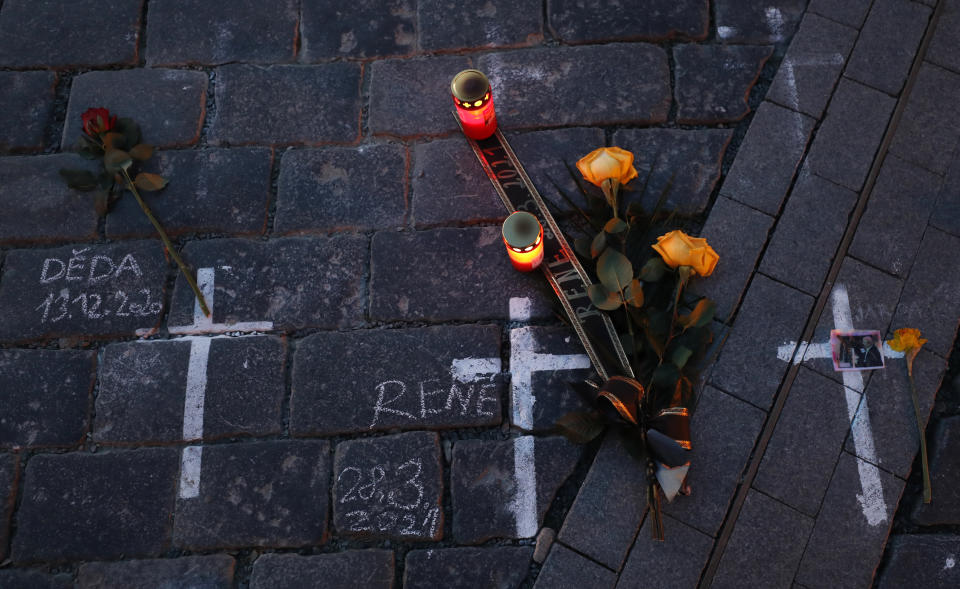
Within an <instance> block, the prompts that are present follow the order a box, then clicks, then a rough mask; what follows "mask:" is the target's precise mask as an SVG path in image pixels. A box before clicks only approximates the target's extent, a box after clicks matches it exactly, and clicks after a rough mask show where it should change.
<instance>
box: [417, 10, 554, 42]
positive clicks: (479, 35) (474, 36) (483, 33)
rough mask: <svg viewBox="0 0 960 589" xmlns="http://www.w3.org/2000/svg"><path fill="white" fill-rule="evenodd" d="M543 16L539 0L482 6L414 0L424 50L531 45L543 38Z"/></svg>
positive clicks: (418, 29)
mask: <svg viewBox="0 0 960 589" xmlns="http://www.w3.org/2000/svg"><path fill="white" fill-rule="evenodd" d="M542 20H543V4H542V2H540V1H539V0H512V1H511V0H488V1H487V2H486V3H484V4H483V6H479V4H478V5H475V6H464V5H463V4H462V3H460V2H457V1H455V0H417V31H418V32H419V34H420V48H421V49H423V50H425V51H435V50H438V49H445V50H451V49H468V48H469V49H474V50H475V49H477V48H481V47H497V46H502V45H531V44H533V43H535V42H539V41H541V40H543V23H542Z"/></svg>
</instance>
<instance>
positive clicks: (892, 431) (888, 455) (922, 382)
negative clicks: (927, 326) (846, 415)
mask: <svg viewBox="0 0 960 589" xmlns="http://www.w3.org/2000/svg"><path fill="white" fill-rule="evenodd" d="M886 361H887V367H886V369H884V370H881V371H879V372H878V373H877V374H874V375H873V376H872V377H871V378H870V383H869V384H868V385H867V388H866V392H865V394H864V397H863V401H861V402H860V407H859V409H857V414H856V416H855V417H854V418H853V425H852V426H851V427H853V428H854V429H857V426H858V425H860V423H869V427H870V429H871V430H872V431H873V439H874V442H873V448H866V449H865V448H858V447H857V446H856V444H855V443H854V440H853V439H848V440H847V444H846V450H847V452H849V453H851V454H853V455H855V456H859V457H860V458H862V459H864V460H868V461H870V462H875V463H876V464H877V465H878V466H880V467H881V468H883V469H885V470H888V471H890V472H892V473H893V474H895V475H897V476H898V477H900V478H902V479H906V478H907V476H908V475H909V474H910V469H911V466H912V465H913V459H914V457H915V456H916V455H917V452H919V450H920V437H919V436H920V434H919V433H918V432H917V417H916V413H915V410H914V408H913V401H912V400H911V394H910V381H909V380H908V379H907V369H906V362H905V361H904V360H902V359H899V358H887V359H886ZM946 368H947V366H946V362H945V361H944V360H942V359H941V358H938V357H937V356H936V355H935V354H931V353H929V352H926V351H923V350H921V351H920V355H918V356H917V358H916V360H915V361H914V363H913V377H914V381H915V382H916V385H917V394H918V396H919V400H920V415H921V417H922V419H923V423H924V424H926V423H927V420H928V419H929V417H930V411H931V410H932V409H933V400H934V397H936V394H937V390H939V389H940V382H941V380H942V379H943V374H944V372H946Z"/></svg>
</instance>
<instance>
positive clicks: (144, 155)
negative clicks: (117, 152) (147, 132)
mask: <svg viewBox="0 0 960 589" xmlns="http://www.w3.org/2000/svg"><path fill="white" fill-rule="evenodd" d="M130 157H132V158H133V159H135V160H140V161H141V162H145V161H147V160H148V159H150V158H151V157H153V146H152V145H147V144H146V143H138V144H137V145H134V146H133V149H131V150H130Z"/></svg>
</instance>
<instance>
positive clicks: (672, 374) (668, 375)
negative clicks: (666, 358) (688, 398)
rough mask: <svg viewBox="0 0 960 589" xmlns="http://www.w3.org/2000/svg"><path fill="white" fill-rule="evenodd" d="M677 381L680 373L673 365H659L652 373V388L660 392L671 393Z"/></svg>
mask: <svg viewBox="0 0 960 589" xmlns="http://www.w3.org/2000/svg"><path fill="white" fill-rule="evenodd" d="M678 380H680V371H679V370H677V367H676V366H674V365H673V364H661V365H660V366H657V369H656V370H654V371H653V386H654V387H656V388H658V389H660V390H666V391H670V392H673V390H674V389H676V388H677V381H678Z"/></svg>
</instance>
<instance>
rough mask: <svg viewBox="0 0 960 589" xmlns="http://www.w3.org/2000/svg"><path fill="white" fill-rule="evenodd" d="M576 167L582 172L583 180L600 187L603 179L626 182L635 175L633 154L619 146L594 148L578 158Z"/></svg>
mask: <svg viewBox="0 0 960 589" xmlns="http://www.w3.org/2000/svg"><path fill="white" fill-rule="evenodd" d="M577 169H578V170H580V173H581V174H583V178H584V180H586V181H587V182H589V183H591V184H594V185H596V186H600V187H601V188H602V187H603V182H604V181H605V180H614V181H616V182H619V183H620V184H626V183H627V182H629V181H631V180H633V179H634V178H636V177H637V169H636V168H634V167H633V154H632V153H630V152H629V151H627V150H625V149H620V148H619V147H601V148H599V149H594V150H593V151H591V152H590V153H588V154H587V155H585V156H583V157H582V158H580V160H579V161H578V162H577Z"/></svg>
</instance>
